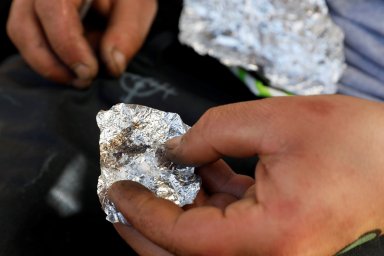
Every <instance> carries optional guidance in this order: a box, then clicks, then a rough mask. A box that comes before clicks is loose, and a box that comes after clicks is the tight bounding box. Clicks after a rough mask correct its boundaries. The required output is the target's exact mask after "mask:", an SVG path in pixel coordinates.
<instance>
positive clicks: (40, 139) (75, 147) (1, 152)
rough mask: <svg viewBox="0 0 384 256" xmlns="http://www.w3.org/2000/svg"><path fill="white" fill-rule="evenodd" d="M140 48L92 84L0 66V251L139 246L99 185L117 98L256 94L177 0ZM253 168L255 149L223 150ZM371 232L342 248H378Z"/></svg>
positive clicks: (166, 100) (173, 106) (17, 63)
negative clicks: (122, 230)
mask: <svg viewBox="0 0 384 256" xmlns="http://www.w3.org/2000/svg"><path fill="white" fill-rule="evenodd" d="M167 1H168V3H169V4H168V5H162V6H160V12H159V15H158V17H157V20H156V22H155V26H154V28H153V30H152V32H151V34H150V36H149V39H148V40H147V42H146V44H145V46H144V47H143V49H142V51H141V52H140V53H139V54H138V55H137V57H136V58H135V59H134V60H133V62H132V63H131V64H130V66H129V68H128V70H127V73H126V74H125V75H124V76H122V77H121V78H120V79H112V78H110V77H108V76H106V75H103V74H101V75H100V77H99V78H98V79H97V80H96V81H95V82H94V83H93V85H92V86H91V88H90V89H87V90H76V89H73V88H71V87H66V86H62V85H58V84H54V83H52V82H49V81H47V80H45V79H43V78H41V77H40V76H39V75H37V74H36V73H35V72H33V71H31V70H30V69H29V68H28V67H27V66H26V65H25V64H24V63H23V61H22V60H21V59H20V58H18V57H15V58H12V59H9V60H8V61H7V62H6V63H4V64H3V65H2V66H1V67H0V209H1V210H0V234H1V239H0V255H5V256H21V255H30V256H34V255H39V256H41V255H42V256H44V255H78V254H81V253H84V254H89V253H90V251H93V250H96V251H97V252H98V254H100V255H103V254H105V255H135V253H134V252H133V251H132V250H131V249H130V248H129V246H128V245H127V244H126V243H125V242H124V241H123V240H122V239H121V238H120V237H119V236H118V234H117V233H116V232H115V230H114V229H113V226H112V225H111V224H110V223H109V222H107V221H106V220H105V215H104V213H103V211H102V209H101V207H100V203H99V201H98V197H97V194H96V185H97V178H98V176H99V174H100V169H99V145H98V139H99V130H98V127H97V124H96V119H95V118H96V114H97V112H98V111H99V110H102V109H108V108H110V107H111V106H112V105H114V104H116V103H120V102H126V103H136V104H143V105H146V106H149V107H153V108H157V109H160V110H163V111H169V112H176V113H179V114H180V116H181V117H182V119H183V120H184V122H186V123H187V124H189V125H192V124H193V123H194V122H195V121H196V120H197V119H198V118H199V117H200V116H201V115H202V114H203V113H204V111H206V110H207V109H208V108H210V107H212V106H217V105H222V104H226V103H230V102H238V101H247V100H253V99H256V98H255V96H254V95H253V94H252V93H251V92H250V91H248V89H247V88H246V87H245V86H244V85H243V84H242V83H241V82H240V81H239V80H238V79H237V78H236V77H234V76H233V75H232V73H231V72H229V71H228V69H227V68H226V67H224V66H222V65H221V64H219V63H218V62H217V61H216V60H214V59H212V58H209V57H202V56H198V55H197V54H196V53H195V52H194V51H192V50H191V49H189V48H186V47H184V46H181V45H180V44H179V43H178V40H177V19H178V16H177V15H178V11H180V8H181V5H178V4H177V2H178V1H172V0H167ZM226 160H227V161H228V162H229V163H230V164H231V165H232V166H233V167H234V168H235V169H236V170H238V171H239V172H240V171H242V172H243V173H244V174H249V175H253V170H254V166H255V163H256V159H248V160H247V161H242V162H238V161H236V160H234V159H226ZM382 247H383V240H380V239H376V240H374V241H372V242H370V243H368V244H365V245H363V246H361V247H359V248H357V249H355V250H353V251H352V252H350V253H347V254H346V255H370V256H374V255H384V250H383V249H381V248H382Z"/></svg>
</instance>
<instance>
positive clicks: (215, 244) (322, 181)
mask: <svg viewBox="0 0 384 256" xmlns="http://www.w3.org/2000/svg"><path fill="white" fill-rule="evenodd" d="M383 127H384V106H383V105H382V104H381V103H375V102H370V101H367V100H361V99H355V98H352V97H346V96H336V95H335V96H313V97H281V98H272V99H266V100H260V101H252V102H245V103H238V104H232V105H226V106H221V107H217V108H213V109H211V110H209V111H208V112H207V113H206V114H205V115H203V116H202V118H201V119H200V120H199V121H198V122H197V123H196V124H195V125H194V126H193V127H192V128H191V129H190V130H189V131H188V132H187V133H186V134H185V135H184V136H182V137H179V138H176V139H172V140H170V141H169V142H168V143H167V147H168V154H169V156H170V158H171V159H173V160H174V161H176V162H179V163H184V164H192V165H199V166H202V167H201V169H200V171H199V172H200V174H201V175H202V179H203V187H204V191H202V193H200V194H199V196H198V198H197V200H196V203H195V204H194V205H191V206H189V207H185V208H184V209H182V208H179V207H177V206H176V205H174V204H173V203H171V202H169V201H166V200H164V199H159V198H156V197H155V196H154V195H153V194H152V193H151V192H149V191H148V190H146V189H145V188H144V187H142V186H141V185H139V184H136V183H134V182H119V183H116V184H114V185H113V186H112V189H111V191H110V197H111V199H112V201H113V202H114V203H115V204H116V206H117V208H118V209H119V211H121V212H122V213H123V214H124V216H125V217H126V219H127V220H128V222H130V223H131V224H132V226H131V227H128V226H124V225H121V224H116V225H115V227H116V229H117V231H118V232H119V233H120V235H121V236H122V237H123V238H124V239H125V241H126V242H127V243H128V244H130V245H131V246H132V247H133V248H134V249H135V250H136V251H138V252H139V253H140V254H143V255H162V254H163V255H167V254H180V255H264V256H266V255H267V256H268V255H284V256H298V255H334V254H335V253H336V252H338V251H339V250H340V249H342V248H343V247H345V246H346V245H348V244H350V243H351V242H353V241H354V240H356V239H357V238H358V237H360V236H361V235H362V234H364V233H366V232H368V231H371V230H377V229H379V230H383V228H384V218H383V216H384V197H383V196H382V195H383V193H384V168H383V166H384V157H383V152H384V132H383ZM254 155H258V156H259V159H260V160H259V162H258V164H257V167H256V170H255V181H253V180H251V179H250V178H246V177H243V176H239V175H236V174H235V173H233V172H232V171H231V170H230V168H229V167H228V166H226V165H225V164H224V163H223V161H222V160H220V159H221V158H222V157H223V156H232V157H239V158H240V157H250V156H254Z"/></svg>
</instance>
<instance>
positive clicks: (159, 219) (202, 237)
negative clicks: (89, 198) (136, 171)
mask: <svg viewBox="0 0 384 256" xmlns="http://www.w3.org/2000/svg"><path fill="white" fill-rule="evenodd" d="M109 197H110V199H111V200H112V202H113V203H114V204H115V205H116V207H117V209H118V210H119V211H120V212H121V213H122V214H123V215H124V216H125V217H126V219H127V221H128V222H129V223H131V224H132V226H133V227H134V228H135V229H136V230H137V231H138V232H140V233H141V234H143V235H144V236H145V237H146V238H148V239H149V240H151V241H152V242H153V243H155V244H157V245H158V246H160V247H161V248H163V249H165V250H167V251H169V252H173V253H176V254H177V252H180V251H183V252H188V251H191V250H194V249H195V250H196V249H199V250H200V251H204V246H212V245H211V243H210V242H209V241H208V239H207V237H217V239H218V240H220V236H222V235H223V234H225V233H228V234H230V232H228V231H226V230H229V228H228V227H227V226H226V225H227V224H226V222H225V221H223V219H224V217H223V213H222V211H221V210H220V209H217V208H213V207H202V208H195V209H191V210H188V211H186V212H184V211H183V210H182V209H181V208H180V207H178V206H176V205H175V204H174V203H172V202H170V201H168V200H165V199H160V198H157V197H156V196H155V195H154V194H153V193H152V192H150V191H149V190H147V189H146V188H145V187H143V186H141V185H140V184H138V183H135V182H131V181H124V182H117V183H115V184H113V185H112V187H111V189H110V192H109ZM221 221H222V222H221ZM218 234H219V235H218ZM196 247H199V248H196Z"/></svg>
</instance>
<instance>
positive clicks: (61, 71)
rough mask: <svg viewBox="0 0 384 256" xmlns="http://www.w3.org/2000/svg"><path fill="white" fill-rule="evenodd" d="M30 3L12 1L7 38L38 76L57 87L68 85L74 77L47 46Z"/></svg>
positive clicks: (18, 0)
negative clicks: (51, 81) (56, 84)
mask: <svg viewBox="0 0 384 256" xmlns="http://www.w3.org/2000/svg"><path fill="white" fill-rule="evenodd" d="M33 3H34V2H33V1H28V0H27V1H26V0H14V1H13V3H12V7H11V11H10V15H9V19H8V23H7V32H8V35H9V37H10V39H11V40H12V42H13V43H14V45H15V46H16V47H17V48H18V50H19V52H20V54H21V55H22V56H23V57H24V59H25V61H26V62H27V63H28V64H29V65H30V66H31V68H33V69H34V70H35V71H36V72H37V73H39V74H41V75H42V76H44V77H45V78H47V79H50V80H54V81H56V82H59V83H68V82H69V81H71V80H72V79H73V78H74V77H73V75H72V73H71V71H70V70H69V69H68V68H67V67H66V66H65V65H64V64H63V63H62V62H61V61H60V60H59V59H58V58H57V57H56V55H55V53H54V52H53V51H52V49H51V48H50V46H49V45H48V43H47V41H46V38H45V36H44V32H43V31H42V30H41V27H40V24H39V21H38V19H37V17H36V15H35V13H34V12H33V8H34V7H33Z"/></svg>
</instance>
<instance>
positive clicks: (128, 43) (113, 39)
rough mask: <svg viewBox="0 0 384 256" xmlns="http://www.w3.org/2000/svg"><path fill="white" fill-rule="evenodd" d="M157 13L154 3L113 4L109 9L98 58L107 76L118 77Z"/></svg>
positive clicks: (129, 1)
mask: <svg viewBox="0 0 384 256" xmlns="http://www.w3.org/2000/svg"><path fill="white" fill-rule="evenodd" d="M156 11H157V1H155V0H147V1H136V0H117V1H114V2H113V4H112V6H111V7H110V14H109V17H110V18H109V23H108V27H107V30H106V32H105V35H104V37H103V39H102V42H101V54H102V56H103V59H104V61H105V62H106V64H107V66H108V69H109V71H110V73H111V74H112V75H114V76H119V75H120V74H121V73H122V72H123V71H124V70H125V68H126V66H127V64H128V62H129V61H130V60H131V59H132V57H133V56H134V55H135V54H136V53H137V51H138V50H139V49H140V48H141V46H142V44H143V42H144V41H145V38H146V36H147V34H148V32H149V30H150V27H151V25H152V22H153V20H154V17H155V14H156Z"/></svg>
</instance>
